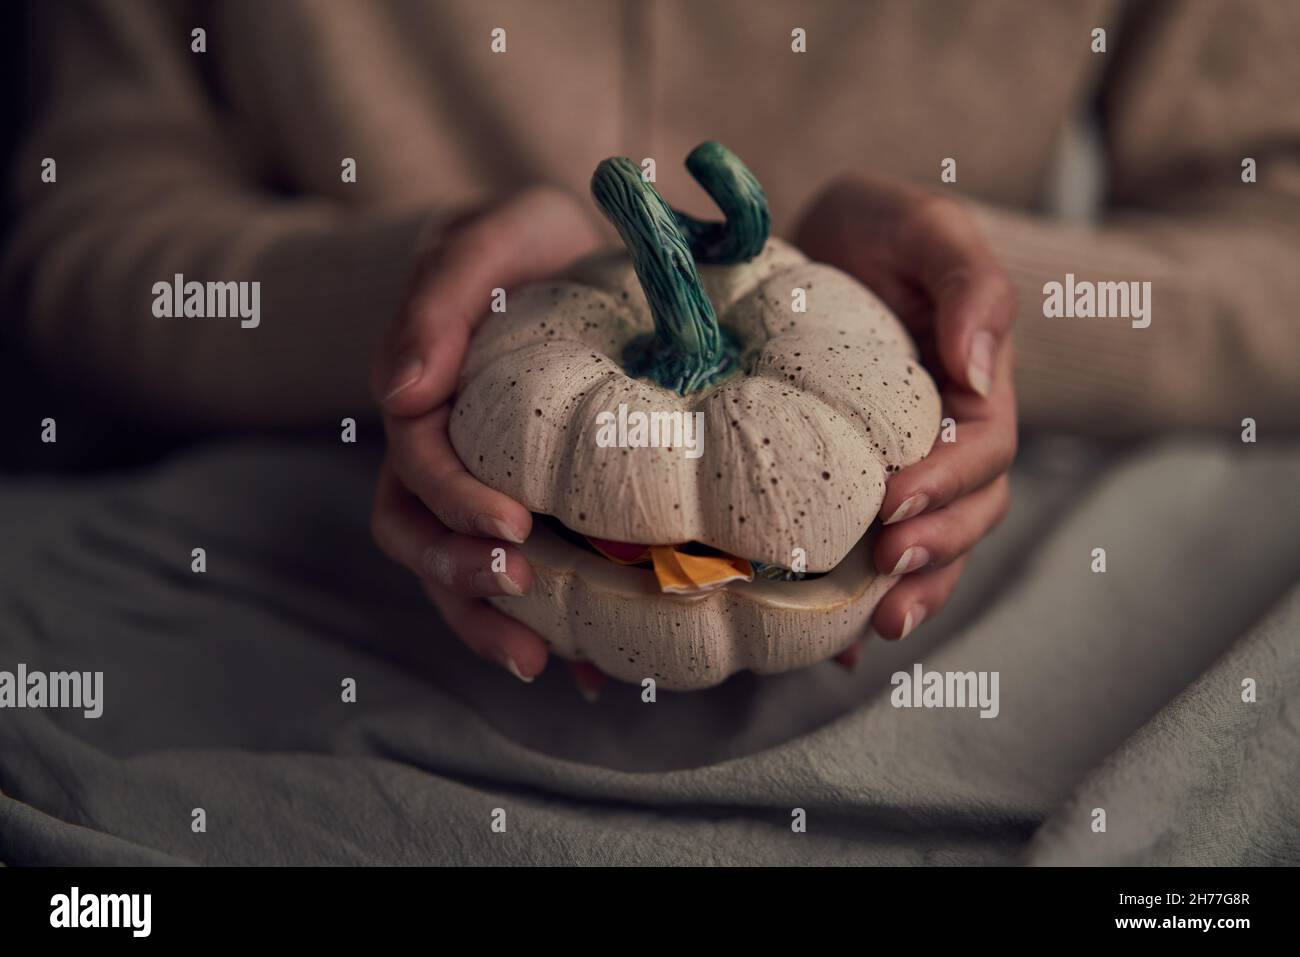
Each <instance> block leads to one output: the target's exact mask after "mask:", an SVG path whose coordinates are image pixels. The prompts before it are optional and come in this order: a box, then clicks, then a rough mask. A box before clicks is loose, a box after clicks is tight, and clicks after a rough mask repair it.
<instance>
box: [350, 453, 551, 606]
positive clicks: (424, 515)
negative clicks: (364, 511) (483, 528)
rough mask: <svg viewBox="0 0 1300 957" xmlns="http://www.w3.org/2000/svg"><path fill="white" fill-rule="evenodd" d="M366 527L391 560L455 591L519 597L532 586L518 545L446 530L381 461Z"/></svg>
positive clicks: (530, 573) (531, 580) (526, 564)
mask: <svg viewBox="0 0 1300 957" xmlns="http://www.w3.org/2000/svg"><path fill="white" fill-rule="evenodd" d="M370 531H371V535H372V536H373V537H374V539H375V542H376V544H378V545H379V548H380V550H381V551H383V553H384V554H385V555H387V556H388V557H389V558H391V559H392V560H393V561H395V562H397V563H398V564H399V565H404V566H406V568H408V569H410V570H411V571H412V572H414V573H415V574H416V575H418V576H419V577H420V578H423V579H426V580H427V581H430V582H432V583H434V584H437V585H442V586H443V587H446V588H452V589H454V590H455V591H457V592H459V593H460V594H463V595H479V596H485V597H486V596H489V595H522V594H524V593H526V592H527V591H528V589H529V588H531V587H532V583H533V571H532V568H531V567H530V566H529V564H528V560H527V559H526V558H524V556H523V553H522V552H520V551H519V549H517V548H515V547H513V546H511V545H507V544H506V543H504V542H499V541H493V540H491V539H486V538H470V537H468V536H465V535H457V534H455V533H453V532H451V531H449V530H448V529H447V527H446V526H445V525H443V524H442V523H441V522H439V521H438V520H437V519H436V518H435V517H434V516H433V515H431V514H430V513H429V511H428V509H426V508H425V507H424V506H423V505H422V504H421V503H420V501H419V499H417V498H415V496H413V495H411V494H410V493H409V492H408V491H406V489H405V488H403V487H402V484H401V482H399V481H398V479H397V476H396V475H395V474H394V473H393V471H392V470H391V469H390V468H389V467H388V465H387V463H385V465H384V467H383V468H382V469H381V470H380V476H379V484H378V486H377V487H376V489H375V502H374V509H373V511H372V513H371V520H370Z"/></svg>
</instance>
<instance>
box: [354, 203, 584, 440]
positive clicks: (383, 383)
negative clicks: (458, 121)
mask: <svg viewBox="0 0 1300 957" xmlns="http://www.w3.org/2000/svg"><path fill="white" fill-rule="evenodd" d="M598 243H599V233H598V232H597V230H596V227H595V224H594V222H593V221H592V219H591V217H590V216H589V215H588V214H587V213H586V211H585V208H584V207H583V206H582V205H581V204H579V203H578V201H577V200H576V199H575V198H574V197H572V196H571V195H570V194H568V193H566V192H563V191H562V190H558V189H553V188H537V189H531V190H528V191H526V192H524V193H522V194H520V195H518V196H516V197H513V198H511V199H509V200H508V201H506V202H505V203H503V204H501V205H500V206H498V207H496V208H494V209H491V210H489V211H487V212H486V213H484V214H482V215H480V216H477V217H475V218H474V219H473V220H471V221H470V222H468V223H467V224H465V225H463V226H461V227H459V228H456V229H454V230H453V231H452V233H451V234H450V235H448V236H447V237H445V239H444V241H443V244H442V245H441V246H440V247H439V248H438V250H437V251H436V252H435V253H434V255H433V258H432V259H431V261H430V264H429V266H428V267H427V268H426V269H425V270H424V272H423V275H422V277H421V279H420V280H419V282H418V284H417V286H416V288H415V290H414V291H413V293H412V295H411V297H410V300H409V305H408V307H407V309H406V310H405V312H404V313H403V315H402V316H401V317H399V320H398V324H397V327H396V330H395V332H394V334H393V335H392V336H391V338H390V339H389V340H387V341H386V342H385V344H384V348H383V350H382V353H381V359H380V361H379V362H377V363H376V372H375V376H374V390H375V394H376V398H378V399H379V400H380V401H381V402H382V404H383V407H384V409H385V411H387V412H389V413H391V414H393V415H402V416H410V415H419V414H421V413H423V412H427V411H429V410H430V409H432V408H434V407H435V406H437V405H438V404H440V403H442V402H445V401H447V399H448V398H449V397H450V396H451V395H452V393H453V392H454V391H455V388H456V376H457V372H458V370H459V369H460V365H461V360H462V358H463V357H464V353H465V349H466V347H467V345H468V342H469V337H470V335H471V333H472V332H473V330H474V327H475V325H476V324H477V323H478V321H479V320H480V319H481V318H482V317H483V316H484V315H485V314H486V312H487V310H488V305H489V303H490V301H491V298H492V295H493V290H495V289H497V288H502V289H510V288H513V287H515V286H518V285H521V284H523V283H527V282H533V281H535V280H538V279H542V278H544V277H546V276H550V275H552V274H554V273H555V272H557V271H559V270H560V269H562V268H564V267H565V266H567V265H568V264H569V263H571V262H572V261H573V260H575V259H577V258H579V257H580V256H583V255H585V254H586V253H588V252H591V251H592V250H594V249H595V248H596V246H597V245H598Z"/></svg>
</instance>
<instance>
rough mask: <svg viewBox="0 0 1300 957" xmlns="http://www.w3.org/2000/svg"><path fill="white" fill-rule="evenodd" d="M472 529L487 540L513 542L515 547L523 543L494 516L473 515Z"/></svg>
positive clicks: (516, 534)
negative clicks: (497, 539) (495, 539)
mask: <svg viewBox="0 0 1300 957" xmlns="http://www.w3.org/2000/svg"><path fill="white" fill-rule="evenodd" d="M474 527H475V528H476V529H478V531H479V534H481V535H486V536H487V537H488V538H503V539H505V540H506V541H507V542H514V543H515V544H516V545H522V544H523V543H524V536H523V535H521V534H519V532H517V531H515V530H514V529H513V528H511V527H510V526H509V525H508V524H507V523H506V521H505V519H501V518H497V517H496V516H495V515H488V514H486V513H483V514H481V515H475V516H474ZM521 594H522V593H521Z"/></svg>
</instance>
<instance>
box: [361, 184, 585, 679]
mask: <svg viewBox="0 0 1300 957" xmlns="http://www.w3.org/2000/svg"><path fill="white" fill-rule="evenodd" d="M599 238H600V237H599V233H598V232H597V230H596V226H595V223H594V221H593V220H592V219H591V218H590V217H589V216H588V215H587V213H586V210H585V208H584V207H583V206H582V205H581V204H580V203H579V202H578V201H577V199H575V198H574V197H572V196H571V195H569V194H568V193H565V192H562V191H560V190H556V189H551V188H534V189H529V190H525V191H523V192H520V193H517V194H514V195H512V196H510V197H509V198H507V199H506V200H504V201H503V202H500V203H498V204H494V205H492V206H490V207H488V208H485V209H481V210H477V211H475V212H472V213H470V214H468V215H466V216H463V217H461V218H459V219H457V220H456V221H455V222H454V223H453V224H452V225H451V226H449V227H448V229H447V230H446V232H445V233H444V235H443V237H442V239H441V241H440V242H439V243H438V245H437V246H436V247H435V248H434V249H433V250H432V252H431V253H430V255H429V256H428V257H427V258H426V260H425V262H424V263H423V264H422V266H421V267H420V269H419V270H418V273H417V276H416V279H415V282H414V283H413V285H412V290H411V293H410V295H409V296H408V298H407V301H406V304H405V306H404V307H403V308H402V310H401V312H400V313H399V315H398V316H397V319H396V321H395V323H394V324H393V326H392V327H391V328H390V329H389V331H388V334H387V335H386V336H385V338H384V341H383V342H382V343H381V345H380V348H379V351H378V353H377V354H376V356H375V361H374V365H373V375H372V385H373V390H374V395H375V398H376V401H378V403H379V405H380V409H381V412H382V415H383V421H384V431H385V433H386V435H387V437H388V453H387V455H386V456H385V458H384V464H383V466H382V468H381V470H380V474H379V484H378V488H377V489H376V492H375V502H374V510H373V513H372V516H371V532H372V534H373V536H374V539H375V542H376V543H377V544H378V545H379V547H380V549H382V550H383V552H384V553H385V554H386V555H388V557H389V558H391V559H393V560H394V561H396V562H398V563H399V564H401V565H405V566H406V567H407V568H408V569H410V571H412V572H413V573H414V574H415V575H416V576H417V577H419V579H420V580H421V582H422V583H423V585H424V589H425V592H426V593H427V594H428V595H429V597H430V599H432V601H433V603H434V604H435V605H437V607H438V610H439V611H440V612H441V613H442V616H443V618H444V619H445V620H446V621H447V624H449V625H450V626H451V627H452V629H453V630H454V631H455V632H456V633H457V635H459V636H460V639H461V640H462V641H463V642H465V644H466V645H467V646H469V648H470V649H471V650H473V651H474V652H476V653H477V654H479V655H482V656H483V657H485V658H489V659H491V660H493V661H495V662H497V663H498V664H500V665H501V666H502V667H503V668H505V669H506V670H507V671H510V672H511V673H512V674H514V675H515V676H516V677H519V678H521V679H522V680H524V681H531V680H532V679H533V677H535V676H536V675H537V674H538V672H540V671H541V670H542V669H543V668H544V667H545V666H546V658H547V646H546V642H545V641H544V640H543V639H542V638H541V637H540V636H539V635H538V634H537V633H536V632H534V631H533V630H532V629H530V628H528V627H526V626H525V625H522V624H520V623H519V622H517V621H515V620H514V619H512V618H509V617H507V616H505V615H503V614H501V613H500V612H498V611H496V610H495V609H493V608H492V607H491V606H490V605H488V604H487V603H486V602H484V601H482V600H481V599H482V598H483V597H486V596H490V595H521V594H523V593H525V592H526V591H527V590H528V589H529V587H530V586H531V585H532V571H531V569H530V568H529V566H528V562H527V560H526V559H525V558H524V556H523V554H522V553H521V552H520V551H519V549H517V548H515V547H513V545H512V544H511V543H513V544H522V543H523V541H524V540H525V539H526V538H527V537H528V533H529V531H530V530H531V528H532V516H531V515H530V514H529V511H528V509H526V508H524V506H522V505H520V504H519V503H518V502H516V501H514V500H513V499H511V498H510V497H509V496H507V495H503V494H501V493H500V492H497V491H495V490H493V489H491V488H488V487H487V486H486V485H484V484H483V483H481V482H479V481H478V480H477V479H475V478H474V476H473V475H471V474H470V473H469V472H468V471H467V470H466V468H465V466H464V465H463V464H462V463H461V461H460V459H458V458H457V457H456V452H455V450H454V449H453V448H452V446H451V439H450V437H449V436H448V433H447V422H448V419H449V417H450V414H451V405H452V401H453V399H454V396H455V391H456V381H457V376H458V374H459V372H460V366H461V362H462V361H463V360H464V358H465V353H466V350H467V349H468V347H469V340H470V336H471V335H472V334H473V332H474V328H475V326H476V325H477V324H478V322H479V320H480V319H481V318H482V317H483V316H484V315H485V314H486V313H487V310H488V304H489V302H490V299H491V296H492V290H493V289H496V288H504V289H510V288H512V287H515V286H518V285H520V284H522V283H527V282H533V281H536V280H539V279H544V278H546V277H547V276H550V275H552V274H554V273H555V272H557V271H559V270H560V269H562V268H563V267H565V266H566V265H568V264H569V263H570V262H572V261H573V260H574V259H577V258H578V257H580V256H582V255H585V254H586V253H588V252H591V251H592V250H594V249H595V248H596V247H597V246H598V244H599ZM496 548H504V549H505V556H506V558H505V571H504V572H493V571H492V570H491V569H492V551H493V550H494V549H496Z"/></svg>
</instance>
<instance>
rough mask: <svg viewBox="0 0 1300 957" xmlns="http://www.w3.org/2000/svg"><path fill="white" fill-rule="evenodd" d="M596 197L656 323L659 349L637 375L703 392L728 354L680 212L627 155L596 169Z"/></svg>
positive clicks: (638, 361)
mask: <svg viewBox="0 0 1300 957" xmlns="http://www.w3.org/2000/svg"><path fill="white" fill-rule="evenodd" d="M591 193H592V196H593V197H594V198H595V200H596V203H597V205H599V206H600V208H601V211H602V212H603V213H604V214H605V216H606V217H608V218H609V221H610V222H611V223H613V224H614V228H615V229H617V230H618V234H619V236H620V237H622V239H623V243H624V244H625V245H626V246H627V248H628V252H629V253H630V254H631V257H632V266H633V268H634V269H635V270H636V275H637V279H638V280H639V281H640V283H641V288H642V289H643V290H644V291H645V297H646V300H647V302H649V304H650V314H651V315H652V316H653V317H654V324H655V342H654V343H653V348H649V349H642V350H641V351H640V353H639V355H638V356H636V357H634V359H633V364H634V365H637V366H638V368H636V369H633V370H629V371H633V372H634V373H636V374H643V375H648V376H649V377H650V378H651V379H653V380H654V381H655V382H657V383H658V384H659V385H661V386H663V387H664V388H666V389H673V390H674V391H676V392H678V393H681V394H683V395H684V394H686V393H688V392H694V391H695V390H697V389H700V388H703V387H704V386H705V385H708V384H709V383H710V382H712V381H714V379H715V377H716V376H718V375H719V374H720V373H721V372H722V371H723V367H724V366H725V364H726V360H727V354H726V353H727V350H726V349H725V348H724V344H723V338H722V332H721V330H719V328H718V319H717V316H715V315H714V313H713V305H712V303H710V302H709V297H708V295H707V294H705V292H704V287H703V286H702V285H701V283H700V276H699V273H697V272H696V271H695V260H694V259H693V258H692V256H691V250H690V247H689V246H688V244H687V242H686V239H685V237H684V236H683V235H682V232H681V230H680V229H679V228H678V227H677V220H676V217H675V216H674V214H673V211H672V210H671V209H670V208H669V207H668V204H667V203H665V202H664V200H663V197H662V196H660V195H659V192H658V191H657V190H656V189H655V188H654V186H653V184H651V183H649V182H647V181H646V180H645V178H644V177H643V176H642V175H641V170H640V169H639V168H638V167H637V166H636V164H634V163H633V162H632V161H631V160H630V159H628V158H627V157H623V156H620V157H615V158H613V159H607V160H604V161H603V162H602V163H601V164H600V165H599V166H598V167H596V172H595V174H594V175H593V176H592V178H591Z"/></svg>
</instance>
